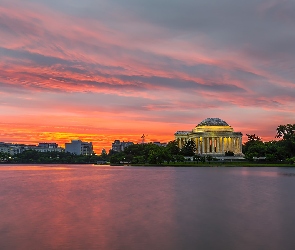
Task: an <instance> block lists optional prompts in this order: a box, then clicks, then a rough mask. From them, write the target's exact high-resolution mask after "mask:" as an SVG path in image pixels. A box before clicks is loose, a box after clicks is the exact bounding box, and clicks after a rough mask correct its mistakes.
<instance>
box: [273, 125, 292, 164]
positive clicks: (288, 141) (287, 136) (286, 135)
mask: <svg viewBox="0 0 295 250" xmlns="http://www.w3.org/2000/svg"><path fill="white" fill-rule="evenodd" d="M276 138H282V143H281V146H283V148H284V149H285V152H286V154H287V157H288V158H292V157H293V156H295V124H286V125H279V126H278V127H277V134H276Z"/></svg>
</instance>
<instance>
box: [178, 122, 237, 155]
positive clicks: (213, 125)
mask: <svg viewBox="0 0 295 250" xmlns="http://www.w3.org/2000/svg"><path fill="white" fill-rule="evenodd" d="M174 135H175V140H176V141H177V142H178V146H179V148H182V147H183V145H184V144H185V143H186V142H187V141H189V140H194V141H195V143H196V147H197V150H196V153H197V154H201V155H212V156H224V154H225V152H226V151H231V152H234V154H235V156H243V153H242V135H243V134H242V133H241V132H234V130H233V128H232V127H231V126H230V125H228V124H227V123H226V122H225V121H223V120H221V119H219V118H207V119H205V120H203V121H202V122H201V123H199V124H198V125H197V126H196V127H195V128H194V129H193V130H192V131H177V132H176V133H175V134H174Z"/></svg>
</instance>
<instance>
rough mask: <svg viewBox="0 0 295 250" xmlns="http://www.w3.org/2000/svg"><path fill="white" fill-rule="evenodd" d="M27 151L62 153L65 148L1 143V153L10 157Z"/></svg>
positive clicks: (55, 145)
mask: <svg viewBox="0 0 295 250" xmlns="http://www.w3.org/2000/svg"><path fill="white" fill-rule="evenodd" d="M26 150H36V151H38V152H62V151H64V149H63V148H61V147H58V144H56V143H39V145H38V146H36V145H25V144H13V143H5V142H0V152H1V153H7V154H10V155H15V154H20V153H22V152H24V151H26Z"/></svg>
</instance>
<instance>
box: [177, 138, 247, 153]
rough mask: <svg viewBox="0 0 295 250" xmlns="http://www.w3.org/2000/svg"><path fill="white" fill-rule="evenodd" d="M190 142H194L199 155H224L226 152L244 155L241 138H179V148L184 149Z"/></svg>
mask: <svg viewBox="0 0 295 250" xmlns="http://www.w3.org/2000/svg"><path fill="white" fill-rule="evenodd" d="M188 140H194V141H195V143H196V148H197V151H196V153H198V154H210V153H211V154H224V153H225V152H226V151H231V152H234V153H235V154H237V153H242V138H241V137H226V136H222V137H196V138H179V140H178V146H179V148H182V147H183V146H184V144H185V143H186V142H187V141H188Z"/></svg>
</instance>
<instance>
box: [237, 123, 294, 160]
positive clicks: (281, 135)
mask: <svg viewBox="0 0 295 250" xmlns="http://www.w3.org/2000/svg"><path fill="white" fill-rule="evenodd" d="M247 137H248V141H247V142H246V143H245V144H244V145H243V153H244V154H245V158H246V159H247V160H249V161H254V160H259V159H261V158H262V159H263V160H265V161H267V162H284V163H290V164H293V163H295V124H286V125H279V126H278V127H277V129H276V136H275V138H277V139H279V140H272V141H266V142H264V141H263V140H262V139H261V137H259V136H258V135H256V134H247Z"/></svg>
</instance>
